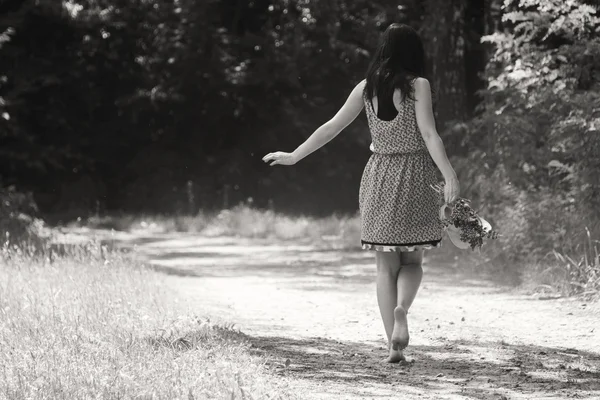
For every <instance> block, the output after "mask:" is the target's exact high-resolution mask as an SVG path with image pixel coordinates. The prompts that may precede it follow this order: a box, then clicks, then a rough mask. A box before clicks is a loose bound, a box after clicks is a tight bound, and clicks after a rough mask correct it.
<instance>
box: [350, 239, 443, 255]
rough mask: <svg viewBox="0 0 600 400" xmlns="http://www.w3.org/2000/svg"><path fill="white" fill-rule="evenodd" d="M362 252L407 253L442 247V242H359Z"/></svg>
mask: <svg viewBox="0 0 600 400" xmlns="http://www.w3.org/2000/svg"><path fill="white" fill-rule="evenodd" d="M361 245H362V249H363V250H372V251H381V252H388V253H390V252H408V251H417V250H431V249H436V248H439V247H441V246H442V240H441V239H440V240H433V241H430V242H423V243H407V244H384V243H371V242H365V241H364V240H361Z"/></svg>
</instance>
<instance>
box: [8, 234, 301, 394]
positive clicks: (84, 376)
mask: <svg viewBox="0 0 600 400" xmlns="http://www.w3.org/2000/svg"><path fill="white" fill-rule="evenodd" d="M0 261H1V264H0V366H1V367H0V398H3V399H11V400H19V399H69V400H72V399H98V398H102V399H169V400H173V399H186V400H191V399H293V398H295V396H294V395H292V393H291V391H290V390H289V388H287V387H286V383H285V381H282V380H281V378H277V379H275V378H274V377H273V376H271V375H270V373H269V371H268V370H267V368H266V367H265V366H264V364H263V363H262V362H261V360H260V359H257V358H255V357H252V356H250V354H249V353H248V344H247V343H245V342H244V341H243V340H240V339H239V338H240V335H238V334H235V332H234V331H232V330H231V329H228V328H226V327H219V326H215V325H213V324H211V323H209V322H208V321H207V320H205V319H203V318H201V317H198V316H195V315H193V314H192V313H190V312H189V310H188V309H187V307H186V306H185V304H184V303H182V302H181V301H178V300H177V298H176V297H175V296H174V295H173V293H169V292H166V290H165V289H164V288H163V286H162V285H161V283H160V275H158V274H157V273H154V272H151V271H149V270H147V269H145V268H144V267H143V266H141V265H139V264H138V263H136V261H134V260H131V259H129V258H126V257H125V256H122V255H119V254H114V253H112V254H111V253H108V254H107V252H106V251H105V249H102V248H100V247H99V246H98V245H96V244H88V245H86V246H82V247H79V248H77V249H76V250H75V251H72V252H70V254H69V255H67V256H62V257H60V258H55V257H38V258H34V257H31V256H25V255H23V254H22V253H21V252H20V251H19V250H18V249H16V248H8V247H6V246H5V248H4V249H3V250H2V254H1V258H0Z"/></svg>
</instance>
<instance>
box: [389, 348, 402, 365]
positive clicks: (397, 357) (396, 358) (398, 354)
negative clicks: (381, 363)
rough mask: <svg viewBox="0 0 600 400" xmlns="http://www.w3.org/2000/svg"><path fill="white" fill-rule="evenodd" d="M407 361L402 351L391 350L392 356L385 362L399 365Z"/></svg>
mask: <svg viewBox="0 0 600 400" xmlns="http://www.w3.org/2000/svg"><path fill="white" fill-rule="evenodd" d="M404 361H406V358H405V357H404V354H403V353H402V350H393V349H391V348H390V355H389V356H388V358H386V359H385V362H388V363H399V362H404Z"/></svg>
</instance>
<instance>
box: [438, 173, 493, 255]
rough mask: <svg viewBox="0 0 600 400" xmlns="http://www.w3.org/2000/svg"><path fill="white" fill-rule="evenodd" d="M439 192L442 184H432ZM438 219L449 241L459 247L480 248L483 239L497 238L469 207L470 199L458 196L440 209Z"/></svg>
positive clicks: (441, 189)
mask: <svg viewBox="0 0 600 400" xmlns="http://www.w3.org/2000/svg"><path fill="white" fill-rule="evenodd" d="M433 189H434V190H435V191H436V192H438V193H439V194H443V193H444V184H443V183H442V184H438V185H435V186H433ZM440 219H441V220H442V223H443V224H444V229H445V230H446V232H447V233H448V237H449V238H450V241H451V242H452V243H453V244H454V245H455V246H456V247H458V248H459V249H467V248H469V247H470V248H471V249H472V250H475V248H481V246H482V245H483V240H484V239H497V238H498V236H499V234H498V232H496V231H494V230H493V229H492V226H491V225H490V223H489V222H487V221H486V220H485V219H483V218H482V217H480V216H479V215H477V212H476V211H475V210H473V208H471V201H470V200H468V199H464V198H460V197H459V198H458V199H456V200H454V201H453V202H452V203H450V204H444V205H443V206H442V208H441V209H440Z"/></svg>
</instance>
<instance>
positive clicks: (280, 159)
mask: <svg viewBox="0 0 600 400" xmlns="http://www.w3.org/2000/svg"><path fill="white" fill-rule="evenodd" d="M263 161H264V162H266V163H269V162H270V163H271V164H269V165H270V166H273V165H277V164H279V165H294V164H296V163H297V162H298V161H297V160H296V157H295V156H294V154H293V153H284V152H283V151H277V152H275V153H269V154H267V155H266V156H264V157H263Z"/></svg>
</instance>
